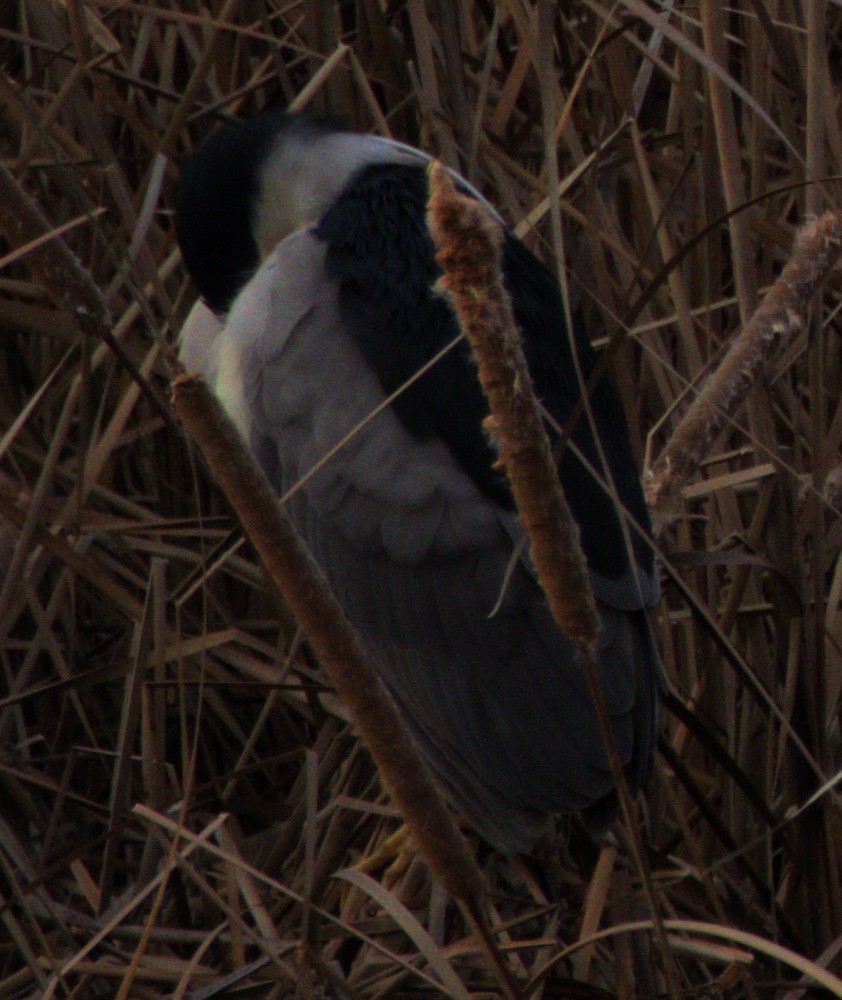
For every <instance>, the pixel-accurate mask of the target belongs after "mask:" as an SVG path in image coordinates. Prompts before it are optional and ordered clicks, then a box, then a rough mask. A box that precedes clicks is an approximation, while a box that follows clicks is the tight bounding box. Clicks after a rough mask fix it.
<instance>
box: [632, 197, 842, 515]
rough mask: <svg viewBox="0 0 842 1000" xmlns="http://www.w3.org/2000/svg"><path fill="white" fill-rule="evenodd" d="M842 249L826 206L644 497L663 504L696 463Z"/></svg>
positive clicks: (787, 338) (652, 473)
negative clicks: (823, 213)
mask: <svg viewBox="0 0 842 1000" xmlns="http://www.w3.org/2000/svg"><path fill="white" fill-rule="evenodd" d="M840 249H842V229H840V225H839V219H838V217H837V216H836V215H834V214H833V213H831V212H827V213H826V214H825V215H823V216H822V217H821V218H820V219H818V220H816V221H815V222H813V223H811V224H810V225H808V226H806V227H805V228H804V229H803V230H802V231H801V232H800V233H799V235H798V238H797V239H796V242H795V247H794V249H793V255H792V259H791V260H790V261H789V263H788V264H787V265H786V267H785V268H784V269H783V271H782V272H781V274H780V276H779V278H778V280H777V281H776V282H775V284H774V286H773V288H772V289H771V290H770V292H769V293H768V295H767V296H766V298H765V299H764V300H763V303H762V304H761V306H760V307H759V308H758V309H757V311H756V312H755V313H754V315H753V316H752V318H751V320H750V321H749V322H748V323H747V324H746V326H745V327H744V328H743V330H742V332H741V333H740V334H739V335H738V336H737V337H736V339H735V340H734V342H733V343H732V344H731V346H730V348H729V349H728V352H727V354H726V355H725V357H724V358H723V359H722V362H721V364H720V365H719V367H718V368H717V370H716V371H715V372H714V374H713V375H711V377H710V378H709V379H708V381H707V382H706V384H705V386H704V388H703V389H702V391H701V392H700V393H699V395H698V396H697V397H696V399H695V400H694V401H693V404H692V406H691V407H690V409H689V410H688V411H687V413H686V414H685V416H684V418H683V419H682V421H681V422H680V424H679V425H678V427H676V429H675V431H674V432H673V434H672V436H671V437H670V440H669V442H668V443H667V445H666V447H665V448H664V450H663V452H662V453H661V455H660V457H659V458H658V460H657V461H656V462H655V464H654V465H653V467H652V468H651V469H650V470H649V472H648V473H647V475H646V479H645V489H646V499H647V502H648V503H649V505H650V507H651V508H652V509H653V510H664V509H665V508H666V507H668V505H669V504H670V503H671V502H673V501H674V500H675V497H676V494H677V493H678V492H679V490H680V489H681V488H682V487H683V486H684V485H685V484H686V483H687V481H688V480H689V479H690V477H691V476H692V475H693V473H694V472H695V471H696V470H697V469H698V467H699V463H700V462H701V461H702V459H703V458H704V457H705V455H707V454H708V452H709V451H710V449H711V448H712V447H713V445H714V443H715V441H716V439H717V437H718V436H719V434H720V432H721V431H722V430H723V428H724V427H725V426H726V424H728V422H729V421H730V420H731V418H732V417H733V416H734V414H735V413H736V412H737V410H738V409H739V408H740V406H741V405H742V403H743V402H744V401H745V398H746V395H747V394H748V393H749V391H750V390H751V387H752V386H753V385H754V383H755V381H756V380H757V377H758V376H759V375H760V373H761V371H762V370H763V366H764V365H765V364H766V362H767V361H768V360H769V359H770V358H771V357H772V356H773V355H774V354H775V352H777V351H779V350H780V348H781V347H783V346H785V345H786V344H788V343H790V342H791V341H792V339H793V338H794V337H795V336H796V334H798V333H799V332H800V331H801V330H802V329H803V328H804V311H805V310H806V308H807V304H808V302H809V300H810V298H811V297H812V295H813V293H814V292H815V290H816V288H817V286H818V285H819V283H820V282H821V281H822V279H823V278H824V277H825V276H826V275H827V273H828V272H829V271H830V269H831V267H833V265H834V263H835V262H836V259H837V257H838V256H839V252H840Z"/></svg>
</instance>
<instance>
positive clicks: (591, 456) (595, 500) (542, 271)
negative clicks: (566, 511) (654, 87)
mask: <svg viewBox="0 0 842 1000" xmlns="http://www.w3.org/2000/svg"><path fill="white" fill-rule="evenodd" d="M426 203H427V180H426V176H425V173H424V171H423V169H422V168H420V167H415V166H407V165H395V164H376V165H372V166H370V167H368V168H366V169H365V170H363V171H361V172H360V173H359V174H358V175H357V176H356V177H355V178H354V179H353V180H352V181H351V182H350V183H349V184H348V186H347V187H346V189H345V190H344V192H343V194H342V195H341V196H340V197H339V198H338V199H337V201H336V202H335V203H334V205H333V206H332V207H331V208H330V209H329V211H328V212H327V213H326V214H325V215H324V216H323V218H322V219H321V220H320V222H319V223H318V227H317V230H316V232H317V235H318V236H319V237H320V238H321V239H322V240H323V241H324V242H325V243H326V244H327V257H326V268H327V273H328V276H329V278H331V279H332V280H333V281H335V282H336V283H337V284H338V286H339V293H338V294H339V304H340V310H341V314H342V318H343V321H344V323H345V324H346V325H347V328H348V329H349V330H350V331H352V333H353V336H354V337H355V340H356V342H357V344H358V347H359V349H360V350H361V352H362V354H363V356H364V357H365V359H366V361H367V363H368V364H369V365H370V367H371V368H372V369H373V370H374V372H375V373H376V375H377V377H378V379H379V380H380V383H381V385H382V387H383V389H384V390H385V391H386V392H387V393H392V392H394V391H395V390H397V389H399V388H400V387H401V386H402V385H403V384H404V383H405V382H406V381H407V380H408V379H410V378H411V377H412V376H413V375H414V374H415V373H416V372H417V371H418V369H419V368H421V367H422V366H423V364H424V363H425V362H427V361H429V360H430V359H431V358H432V357H433V356H434V355H435V354H436V353H437V352H439V351H440V350H441V349H442V348H444V347H445V346H447V344H449V343H450V342H451V341H452V340H453V339H454V338H455V337H456V336H457V334H458V326H457V323H456V319H455V317H454V315H453V312H452V309H451V307H450V305H449V304H448V302H447V301H446V300H445V299H444V298H443V297H442V296H440V295H438V294H437V293H436V292H435V291H434V290H433V285H434V283H435V281H436V279H437V278H438V276H439V274H440V271H439V269H438V266H437V264H436V262H435V259H434V249H433V244H432V241H431V238H430V236H429V233H428V231H427V227H426V221H425V211H426ZM503 277H504V281H505V284H506V286H507V289H508V291H509V294H510V295H511V298H512V305H513V309H514V314H515V318H516V320H517V322H518V325H519V326H520V329H521V331H522V334H523V338H524V348H525V352H526V357H527V361H528V363H529V368H530V371H531V373H532V377H533V380H534V384H535V389H536V392H537V394H538V397H539V398H540V399H541V401H542V402H543V404H544V406H545V407H546V408H547V410H548V412H549V413H550V414H551V415H552V416H553V418H554V419H555V420H556V421H557V422H558V423H559V424H561V425H562V426H563V425H564V423H565V422H566V420H567V419H568V417H569V416H570V414H571V413H572V411H573V408H574V406H575V405H576V402H577V400H578V399H579V397H580V394H581V390H580V385H579V381H578V378H577V375H576V370H575V365H574V362H573V356H572V347H571V338H570V336H569V334H568V332H567V326H566V322H565V315H564V306H563V303H562V299H561V295H560V293H559V290H558V286H557V284H556V282H555V281H554V279H553V278H552V276H551V275H550V274H549V272H548V271H547V269H546V267H544V265H543V264H542V263H541V262H540V261H539V260H538V259H537V258H536V257H535V256H534V255H533V254H532V253H531V252H530V251H529V250H527V249H526V247H524V245H523V244H522V243H521V242H520V241H519V240H517V239H516V238H515V237H514V236H512V235H511V234H506V237H505V241H504V245H503ZM573 341H574V343H575V350H576V352H577V356H578V358H579V362H580V364H581V367H582V370H583V373H584V376H585V378H587V377H588V375H589V374H590V373H591V371H592V370H593V367H594V365H595V360H596V359H595V355H594V352H593V349H592V348H591V345H590V343H589V342H588V340H587V338H586V337H585V336H584V333H583V331H582V330H581V328H580V327H579V326H578V325H576V326H575V327H574V335H573ZM591 403H592V410H593V414H594V419H595V423H596V426H597V429H598V433H599V438H600V442H601V444H602V447H603V449H604V452H605V456H606V459H607V461H608V466H609V470H610V475H611V478H613V481H614V484H615V486H616V489H617V493H618V495H619V498H620V501H621V503H622V504H623V505H624V506H625V507H626V509H627V510H628V511H629V512H630V513H631V515H632V517H633V518H634V519H635V520H636V521H637V522H638V524H640V525H641V526H643V528H644V529H648V515H647V511H646V506H645V503H644V500H643V495H642V490H641V487H640V479H639V476H638V472H637V469H636V468H635V463H634V459H633V456H632V454H631V449H630V445H629V441H628V431H627V427H626V422H625V418H624V415H623V412H622V408H621V407H620V404H619V401H618V399H617V397H616V395H615V393H614V391H613V389H612V388H611V386H610V385H609V384H608V383H607V382H606V381H605V380H602V381H601V382H600V383H599V385H598V386H597V388H596V390H595V392H594V393H593V396H592V399H591ZM392 405H393V407H394V409H395V411H396V412H397V414H398V416H399V417H400V419H401V421H402V422H403V424H404V426H406V427H407V429H408V430H410V431H411V432H412V434H413V435H415V436H416V437H418V438H421V439H428V438H431V437H434V436H441V437H442V438H443V439H444V440H445V441H446V442H447V444H448V445H449V447H450V449H451V450H452V452H453V454H454V455H455V457H456V458H457V459H458V461H459V463H460V464H461V466H462V467H463V468H464V469H465V471H466V472H467V473H468V474H469V475H470V476H471V478H472V479H473V480H474V482H475V483H476V484H477V485H478V486H479V487H480V488H481V490H482V491H483V493H484V494H485V495H486V496H487V497H489V498H490V499H492V500H493V501H494V502H495V503H497V504H499V505H500V506H501V507H503V508H505V509H512V508H513V502H512V497H511V494H510V492H509V489H508V486H507V484H506V482H505V479H504V477H503V475H502V474H501V473H500V472H499V471H498V470H497V469H495V468H494V461H495V458H496V455H495V453H494V450H493V448H492V446H491V444H490V443H489V441H488V439H487V437H486V435H485V433H484V431H483V429H482V420H483V418H484V417H485V416H486V415H487V413H488V407H487V404H486V401H485V398H484V396H483V394H482V390H481V388H480V385H479V382H478V380H477V376H476V372H475V370H474V362H473V360H472V355H471V349H470V346H469V345H468V344H467V342H465V341H464V340H463V341H460V343H459V344H457V345H456V347H454V348H453V349H452V350H451V351H449V352H448V353H447V354H446V355H445V356H444V357H443V358H441V359H440V360H439V361H437V362H436V364H435V365H434V366H433V367H432V368H431V369H430V370H429V371H427V372H426V373H425V374H424V375H423V376H422V377H421V378H419V379H418V380H417V381H416V382H414V383H413V385H411V386H410V387H409V388H408V389H406V390H405V391H404V392H403V393H402V394H401V395H400V396H399V397H398V398H397V399H396V400H395V401H394V402H393V404H392ZM572 440H573V442H574V443H575V445H576V446H577V447H578V448H579V449H580V450H581V452H582V453H583V454H584V455H585V457H586V458H587V460H588V461H589V462H590V463H591V465H593V466H594V467H595V468H596V469H598V470H601V469H602V463H601V461H600V458H599V454H598V450H597V447H596V444H595V442H594V437H593V434H592V431H591V427H590V424H589V421H588V417H587V416H586V415H583V416H582V417H581V418H580V419H579V421H578V423H577V425H576V428H575V430H574V433H573V436H572ZM559 474H560V477H561V481H562V486H563V487H564V490H565V494H566V496H567V500H568V503H569V504H570V507H571V509H572V511H573V514H574V517H575V518H576V521H577V523H578V524H579V526H580V529H581V533H582V544H583V547H584V550H585V553H586V555H587V557H588V562H589V565H590V567H591V569H592V570H593V571H594V572H595V573H597V574H599V575H601V576H604V577H607V578H609V579H613V578H617V577H620V576H622V575H623V574H625V573H626V572H627V570H628V565H629V560H628V554H627V546H626V543H625V541H624V535H623V531H622V528H621V524H620V518H619V516H618V513H617V510H616V508H615V505H614V503H613V501H612V499H611V497H610V495H609V494H608V493H606V491H605V489H604V488H603V487H602V486H601V485H600V484H599V483H598V482H596V480H595V479H594V476H593V475H592V474H591V473H590V472H589V471H588V470H587V469H585V467H584V466H583V465H582V463H581V462H580V461H579V459H578V458H577V457H576V456H575V455H574V454H573V452H572V451H571V450H570V449H569V448H568V449H566V450H565V452H564V454H563V455H562V457H561V460H560V462H559ZM631 537H632V539H633V547H634V553H635V559H636V562H637V563H638V565H639V566H640V567H642V568H643V569H644V570H645V571H646V572H647V573H651V570H652V557H651V554H650V552H649V551H648V547H647V546H646V543H645V541H644V540H643V539H642V538H640V537H639V535H638V534H637V533H636V532H635V531H634V530H632V531H631Z"/></svg>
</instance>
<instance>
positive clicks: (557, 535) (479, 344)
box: [427, 163, 599, 658]
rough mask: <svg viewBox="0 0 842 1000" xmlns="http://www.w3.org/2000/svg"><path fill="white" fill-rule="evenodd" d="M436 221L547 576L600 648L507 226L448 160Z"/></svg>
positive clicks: (552, 592) (557, 606)
mask: <svg viewBox="0 0 842 1000" xmlns="http://www.w3.org/2000/svg"><path fill="white" fill-rule="evenodd" d="M429 173H430V201H429V206H428V214H427V223H428V226H429V229H430V233H431V234H432V237H433V241H434V243H435V244H436V260H437V261H438V263H439V264H440V266H441V268H442V270H443V272H444V274H443V276H442V278H441V279H440V280H439V284H440V285H441V287H442V288H444V289H445V290H446V291H447V292H448V293H449V295H450V298H451V301H452V303H453V306H454V309H455V310H456V315H457V316H458V318H459V323H460V326H461V328H462V329H463V330H464V331H465V333H466V334H467V336H468V339H469V340H470V342H471V346H472V348H473V350H474V354H475V356H476V360H477V364H478V365H479V379H480V382H481V383H482V387H483V390H484V392H485V394H486V397H487V398H488V403H489V406H490V408H491V415H490V416H489V417H487V418H486V421H485V429H486V431H487V432H488V433H489V434H490V435H491V437H492V438H493V439H494V442H495V444H496V446H497V448H498V449H499V452H500V460H501V462H502V464H503V467H504V468H505V470H506V475H507V476H508V479H509V483H510V484H511V487H512V493H513V495H514V498H515V502H516V504H517V508H518V512H519V514H520V518H521V521H522V522H523V525H524V527H525V528H526V531H527V533H528V535H529V539H530V542H531V545H532V548H531V555H532V560H533V562H534V563H535V568H536V570H537V572H538V579H539V581H540V583H541V586H542V587H543V588H544V592H545V593H546V595H547V599H548V601H549V604H550V608H551V609H552V613H553V616H554V618H555V620H556V621H557V622H558V625H559V627H560V628H561V630H562V631H563V632H564V634H565V635H566V636H568V637H569V638H570V639H572V640H573V642H574V643H575V644H576V647H577V649H578V650H579V652H580V654H584V655H586V656H588V657H589V658H590V657H592V656H593V654H594V651H595V649H596V642H597V638H598V636H599V615H598V614H597V610H596V602H595V601H594V596H593V591H592V590H591V585H590V580H589V579H588V568H587V562H586V560H585V555H584V553H583V552H582V546H581V545H580V544H579V527H578V525H577V524H576V522H575V521H574V520H573V515H572V514H571V513H570V508H569V507H568V506H567V501H566V500H565V498H564V494H563V493H562V491H561V484H560V483H559V481H558V474H557V472H556V467H555V462H554V461H553V456H552V449H551V447H550V442H549V439H548V438H547V435H546V432H545V431H544V426H543V422H542V420H541V411H540V407H539V406H538V401H537V399H536V398H535V393H534V391H533V389H532V377H531V376H530V374H529V368H528V367H527V364H526V358H525V356H524V354H523V348H522V345H521V339H520V334H519V333H518V330H517V324H516V323H515V318H514V314H513V313H512V305H511V301H510V300H509V296H508V294H507V292H506V290H505V288H504V287H503V279H502V274H501V271H500V262H501V249H500V248H501V240H502V231H501V229H500V227H499V225H497V223H496V222H495V221H494V220H493V219H492V218H491V216H490V215H489V213H488V212H487V211H486V210H485V209H484V208H483V207H482V205H480V204H479V202H477V201H475V200H474V199H472V198H465V197H463V196H462V195H459V194H457V192H456V190H455V188H454V186H453V181H452V180H451V178H450V176H449V175H448V173H447V171H446V170H445V169H444V167H442V166H441V164H438V163H433V164H431V166H430V171H429Z"/></svg>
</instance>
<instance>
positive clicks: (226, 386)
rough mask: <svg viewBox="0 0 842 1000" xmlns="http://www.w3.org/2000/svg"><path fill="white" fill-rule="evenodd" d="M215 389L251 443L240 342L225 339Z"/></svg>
mask: <svg viewBox="0 0 842 1000" xmlns="http://www.w3.org/2000/svg"><path fill="white" fill-rule="evenodd" d="M214 391H215V392H216V395H217V396H218V397H219V401H220V402H221V403H222V405H223V406H224V407H225V409H226V411H227V413H228V416H229V417H230V418H231V419H232V420H233V421H234V423H235V424H236V426H237V430H238V431H239V432H240V434H242V436H243V438H244V439H245V440H246V441H247V442H249V444H251V440H252V430H253V423H252V419H251V413H250V410H249V407H248V405H247V403H246V394H245V359H244V357H243V353H242V351H241V350H240V348H239V345H238V344H235V343H231V342H230V341H225V340H224V339H223V342H222V346H221V348H220V351H219V359H218V369H217V376H216V384H215V385H214Z"/></svg>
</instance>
